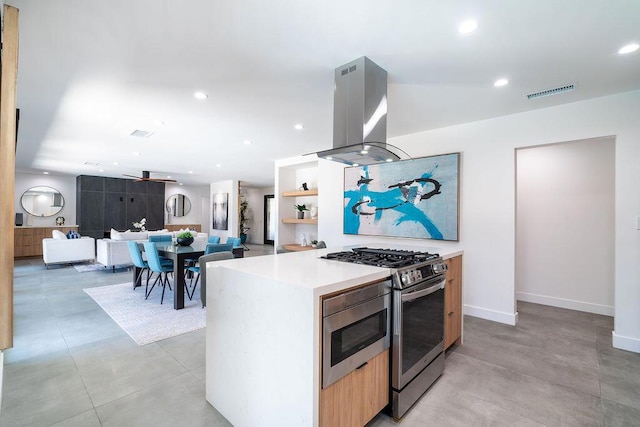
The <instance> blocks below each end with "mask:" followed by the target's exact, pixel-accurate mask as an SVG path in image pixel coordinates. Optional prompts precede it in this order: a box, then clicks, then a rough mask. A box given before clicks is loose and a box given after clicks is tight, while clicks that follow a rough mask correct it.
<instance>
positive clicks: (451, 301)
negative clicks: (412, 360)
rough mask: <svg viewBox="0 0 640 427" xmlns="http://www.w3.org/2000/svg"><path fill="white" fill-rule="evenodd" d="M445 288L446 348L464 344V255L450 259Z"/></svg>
mask: <svg viewBox="0 0 640 427" xmlns="http://www.w3.org/2000/svg"><path fill="white" fill-rule="evenodd" d="M446 262H447V267H448V269H447V272H446V275H445V277H446V279H447V284H446V285H445V288H444V307H445V313H444V348H445V349H446V348H449V346H451V345H452V344H458V345H460V344H462V255H459V256H457V257H453V258H449V259H448V260H446Z"/></svg>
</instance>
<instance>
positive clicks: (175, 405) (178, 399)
mask: <svg viewBox="0 0 640 427" xmlns="http://www.w3.org/2000/svg"><path fill="white" fill-rule="evenodd" d="M158 402H162V404H158ZM145 409H147V410H145ZM97 412H98V416H99V418H100V421H101V423H102V425H103V426H105V427H109V426H116V427H120V426H123V425H145V426H154V427H160V426H171V427H173V426H178V425H180V426H194V427H195V426H231V424H230V423H229V422H228V421H227V420H226V419H225V418H224V417H223V416H222V415H221V414H220V413H219V412H218V411H216V410H215V409H214V408H213V406H211V405H210V404H209V403H208V402H207V401H206V400H205V398H204V384H202V383H201V382H200V381H198V380H197V379H196V378H194V377H193V376H192V375H191V374H189V373H187V374H184V375H180V376H178V377H175V378H172V379H169V380H166V381H163V382H161V383H158V384H155V385H153V386H150V387H147V388H145V389H143V390H140V391H138V392H136V393H133V394H130V395H128V396H126V397H123V398H120V399H117V400H114V401H112V402H109V403H107V404H105V405H101V406H98V407H97ZM133 420H135V421H133Z"/></svg>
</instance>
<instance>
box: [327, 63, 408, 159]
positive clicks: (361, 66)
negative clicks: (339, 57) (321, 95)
mask: <svg viewBox="0 0 640 427" xmlns="http://www.w3.org/2000/svg"><path fill="white" fill-rule="evenodd" d="M386 140H387V72H386V71H385V70H383V69H382V68H380V67H379V66H378V65H377V64H376V63H374V62H373V61H372V60H370V59H369V58H367V57H366V56H363V57H362V58H359V59H356V60H355V61H352V62H350V63H348V64H345V65H343V66H342V67H338V68H336V70H335V88H334V96H333V149H331V150H325V151H320V152H318V153H317V155H318V157H321V158H324V159H327V160H333V161H337V162H341V163H345V164H348V165H371V164H375V163H382V162H391V161H395V160H399V159H400V157H399V156H398V155H397V154H395V153H393V152H392V151H390V150H389V147H388V146H387V144H386Z"/></svg>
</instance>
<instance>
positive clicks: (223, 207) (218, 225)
mask: <svg viewBox="0 0 640 427" xmlns="http://www.w3.org/2000/svg"><path fill="white" fill-rule="evenodd" d="M212 211H213V224H212V225H213V229H214V230H228V229H229V193H218V194H214V195H213V209H212Z"/></svg>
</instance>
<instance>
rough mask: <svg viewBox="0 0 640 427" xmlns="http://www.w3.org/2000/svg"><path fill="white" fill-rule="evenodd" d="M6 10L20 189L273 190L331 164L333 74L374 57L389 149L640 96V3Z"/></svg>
mask: <svg viewBox="0 0 640 427" xmlns="http://www.w3.org/2000/svg"><path fill="white" fill-rule="evenodd" d="M5 3H7V4H11V5H13V6H16V7H17V8H19V9H20V58H19V81H18V107H19V108H20V110H21V120H20V126H19V139H18V151H17V160H16V168H17V170H18V171H21V172H38V173H40V172H42V171H49V172H50V173H52V174H69V175H74V176H75V175H79V174H88V175H104V176H114V177H121V176H122V174H123V173H124V174H132V175H139V174H140V173H141V171H142V170H150V171H152V177H166V176H167V175H171V176H172V177H174V178H175V179H178V180H179V181H180V182H184V183H185V184H191V185H195V184H205V183H210V182H215V181H221V180H227V179H239V180H240V181H243V182H245V183H246V184H247V185H252V186H267V185H273V172H274V160H276V159H280V158H285V157H291V156H297V155H301V154H305V153H310V152H315V151H319V150H325V149H329V148H331V147H332V144H333V142H332V135H333V133H332V116H333V71H334V69H335V68H337V67H339V66H341V65H343V64H345V63H347V62H350V61H352V60H354V59H356V58H359V57H361V56H368V57H369V58H371V59H372V60H373V61H374V62H376V63H377V64H378V65H380V66H381V67H382V68H384V69H385V70H387V72H388V76H389V77H388V80H389V89H388V98H389V113H388V137H394V136H398V135H403V134H408V133H413V132H419V131H423V130H427V129H434V128H439V127H443V126H449V125H454V124H459V123H464V122H470V121H475V120H482V119H486V118H489V117H496V116H501V115H506V114H512V113H517V112H521V111H527V110H532V109H537V108H544V107H548V106H552V105H557V104H562V103H567V102H574V101H578V100H582V99H587V98H593V97H598V96H603V95H608V94H612V93H617V92H624V91H628V90H633V89H638V88H640V51H638V52H636V53H633V54H630V55H626V56H622V55H619V54H618V53H617V50H618V49H619V48H620V47H621V46H623V45H625V44H627V43H630V42H636V43H637V42H640V1H638V0H602V1H599V0H598V1H597V0H562V1H559V0H535V1H534V0H520V1H505V0H483V1H478V0H475V1H460V0H449V1H444V0H420V1H417V0H414V1H411V0H398V1H389V0H348V1H345V0H341V1H337V0H324V1H308V0H298V1H293V0H289V1H285V0H271V1H268V2H265V1H260V0H236V1H229V0H226V1H225V0H213V1H212V0H185V1H180V2H178V1H167V0H113V1H104V0H57V1H37V0H5ZM469 17H474V18H475V19H477V21H478V24H479V26H478V29H477V30H476V31H475V32H474V33H472V34H470V35H467V36H461V35H460V34H458V32H457V27H458V24H459V23H460V22H461V21H462V20H464V19H466V18H469ZM500 77H506V78H508V79H509V81H510V83H509V85H507V86H505V87H502V88H495V87H494V86H493V82H494V81H495V80H496V79H498V78H500ZM567 83H577V85H578V89H577V90H575V91H573V92H569V93H565V94H562V95H557V96H551V97H546V98H541V99H537V100H534V101H529V100H527V99H526V98H525V97H524V95H525V94H526V93H530V92H535V91H539V90H543V89H548V88H552V87H556V86H559V85H564V84H567ZM198 90H200V91H204V92H206V93H207V94H208V95H209V98H208V99H207V100H205V101H199V100H196V99H195V98H194V97H193V93H194V92H195V91H198ZM157 120H161V121H163V122H164V124H163V125H162V124H156V121H157ZM296 123H303V124H304V129H303V130H295V129H294V128H293V125H294V124H296ZM136 129H140V130H146V131H153V132H154V134H153V135H152V136H151V137H149V138H147V139H141V138H135V137H132V136H130V133H131V132H133V131H134V130H136ZM244 140H252V141H253V142H254V143H253V144H252V145H247V144H244V143H243V141H244ZM134 151H137V152H140V153H142V155H140V156H134V155H133V154H132V153H133V152H134ZM409 154H411V153H409ZM85 162H91V163H99V165H98V166H95V165H86V164H85ZM114 162H119V165H118V166H116V165H114V164H113V163H114ZM218 164H219V165H220V166H217V165H218ZM99 169H104V172H102V173H101V172H99ZM188 171H193V174H188V173H187V172H188Z"/></svg>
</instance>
